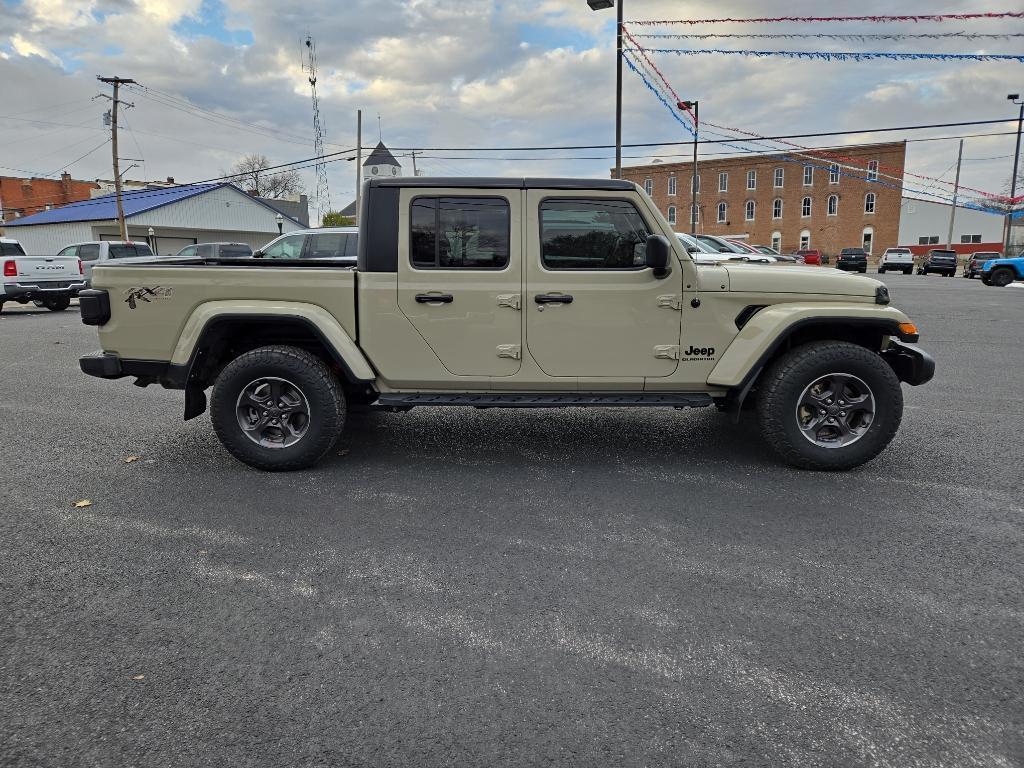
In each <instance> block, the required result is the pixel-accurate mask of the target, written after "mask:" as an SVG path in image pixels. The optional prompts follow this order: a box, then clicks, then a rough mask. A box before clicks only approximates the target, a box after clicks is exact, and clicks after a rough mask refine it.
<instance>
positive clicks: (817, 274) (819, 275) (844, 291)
mask: <svg viewBox="0 0 1024 768" xmlns="http://www.w3.org/2000/svg"><path fill="white" fill-rule="evenodd" d="M722 267H723V268H724V269H725V270H726V271H727V272H728V273H729V290H731V291H741V292H749V293H817V294H833V295H836V296H870V297H871V298H872V299H874V297H875V291H876V290H877V289H878V287H879V286H880V285H882V283H880V282H879V281H878V280H872V279H871V278H870V277H860V276H858V275H851V274H849V273H848V272H841V271H839V270H838V269H829V268H828V267H779V266H774V265H771V264H764V265H761V264H723V265H722Z"/></svg>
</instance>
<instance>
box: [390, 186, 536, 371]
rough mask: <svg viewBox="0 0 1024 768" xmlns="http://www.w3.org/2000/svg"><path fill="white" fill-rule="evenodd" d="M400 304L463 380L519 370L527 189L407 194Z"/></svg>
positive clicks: (445, 361) (417, 327)
mask: <svg viewBox="0 0 1024 768" xmlns="http://www.w3.org/2000/svg"><path fill="white" fill-rule="evenodd" d="M402 199H403V200H405V201H407V202H406V203H405V204H404V205H405V209H404V210H403V211H402V214H403V218H404V220H405V221H406V222H408V224H407V226H404V227H402V230H401V231H402V232H403V233H405V234H404V236H405V237H408V238H409V240H408V249H407V250H406V249H400V251H399V252H400V256H399V263H398V306H399V308H400V309H401V311H402V314H404V315H405V317H406V318H407V319H408V320H409V322H410V323H412V325H413V326H414V327H415V329H416V331H417V332H418V333H419V334H420V336H421V337H422V338H423V340H424V342H426V344H427V345H428V346H429V347H430V349H431V350H433V352H434V354H435V355H437V357H438V359H439V360H440V361H441V364H442V365H443V366H444V367H445V368H446V369H447V370H448V371H449V372H451V373H453V374H455V375H457V376H495V377H502V376H512V375H513V374H515V373H517V372H518V371H519V368H520V359H521V356H522V324H521V314H520V311H519V307H520V293H521V290H522V258H521V247H522V233H521V228H522V210H521V208H522V191H521V190H519V189H508V190H503V189H497V190H487V191H486V192H483V191H481V192H478V193H468V192H466V191H465V190H458V189H453V190H452V191H451V193H450V194H445V193H443V192H441V191H432V194H426V195H418V194H416V191H415V190H411V193H410V194H408V195H404V194H403V198H402Z"/></svg>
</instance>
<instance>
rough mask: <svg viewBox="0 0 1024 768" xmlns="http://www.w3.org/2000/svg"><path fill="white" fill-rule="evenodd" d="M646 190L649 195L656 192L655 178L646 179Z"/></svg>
mask: <svg viewBox="0 0 1024 768" xmlns="http://www.w3.org/2000/svg"><path fill="white" fill-rule="evenodd" d="M644 192H646V193H647V194H648V195H653V194H654V180H653V179H644Z"/></svg>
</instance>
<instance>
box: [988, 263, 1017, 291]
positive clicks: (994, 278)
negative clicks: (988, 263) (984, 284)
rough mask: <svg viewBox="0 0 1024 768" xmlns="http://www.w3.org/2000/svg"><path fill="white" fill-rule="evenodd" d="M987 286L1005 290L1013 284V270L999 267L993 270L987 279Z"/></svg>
mask: <svg viewBox="0 0 1024 768" xmlns="http://www.w3.org/2000/svg"><path fill="white" fill-rule="evenodd" d="M989 281H990V282H989V285H995V286H997V287H999V288H1005V287H1006V286H1008V285H1009V284H1010V283H1012V282H1013V270H1011V269H1007V268H1006V267H1001V268H999V269H993V270H992V274H991V276H990V277H989Z"/></svg>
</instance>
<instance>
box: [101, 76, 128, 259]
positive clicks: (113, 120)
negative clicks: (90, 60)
mask: <svg viewBox="0 0 1024 768" xmlns="http://www.w3.org/2000/svg"><path fill="white" fill-rule="evenodd" d="M96 79H97V80H99V81H100V82H101V83H107V84H108V85H111V86H113V87H114V97H113V98H112V99H111V107H110V144H111V148H112V154H113V156H114V197H115V198H116V199H117V225H118V228H119V229H120V230H121V239H122V240H127V239H128V226H127V225H126V224H125V223H124V206H123V205H122V204H121V171H120V169H119V167H118V161H117V107H118V105H119V104H120V103H121V101H120V100H119V99H118V98H117V95H118V89H119V88H120V87H121V86H122V85H128V84H129V83H134V82H135V81H134V80H131V79H129V78H125V77H116V76H115V77H99V76H97V77H96ZM127 106H129V107H130V106H134V105H133V104H128V105H127Z"/></svg>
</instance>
